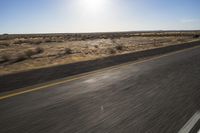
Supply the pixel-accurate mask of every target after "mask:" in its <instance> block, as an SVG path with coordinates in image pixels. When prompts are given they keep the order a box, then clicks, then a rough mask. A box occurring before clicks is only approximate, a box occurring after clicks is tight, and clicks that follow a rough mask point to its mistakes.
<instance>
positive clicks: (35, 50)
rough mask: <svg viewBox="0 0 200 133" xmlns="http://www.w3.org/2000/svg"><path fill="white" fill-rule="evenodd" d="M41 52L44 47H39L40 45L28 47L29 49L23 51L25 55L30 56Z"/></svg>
mask: <svg viewBox="0 0 200 133" xmlns="http://www.w3.org/2000/svg"><path fill="white" fill-rule="evenodd" d="M42 52H44V49H43V48H41V47H37V48H35V49H29V50H27V51H25V52H24V53H25V55H26V56H27V57H29V58H30V57H31V56H33V55H36V54H40V53H42Z"/></svg>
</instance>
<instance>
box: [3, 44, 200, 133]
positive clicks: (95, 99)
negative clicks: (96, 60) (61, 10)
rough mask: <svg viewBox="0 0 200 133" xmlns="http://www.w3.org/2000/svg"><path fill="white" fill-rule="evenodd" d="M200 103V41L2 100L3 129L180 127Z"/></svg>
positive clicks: (96, 131)
mask: <svg viewBox="0 0 200 133" xmlns="http://www.w3.org/2000/svg"><path fill="white" fill-rule="evenodd" d="M199 109H200V47H196V48H193V49H190V50H186V51H182V52H179V53H174V54H170V55H167V56H164V57H160V58H155V59H152V60H146V61H143V62H141V63H131V64H129V65H124V66H120V67H117V68H116V69H110V70H104V71H102V72H101V73H98V74H95V73H94V74H91V75H89V76H86V77H83V78H80V79H77V80H74V81H69V82H67V83H64V84H60V85H56V86H54V87H49V88H48V89H41V90H38V91H34V92H30V93H26V94H22V95H18V96H14V97H10V98H7V99H3V100H0V133H176V132H178V131H179V130H180V129H181V128H182V127H183V125H184V124H185V123H186V122H187V121H188V120H189V119H190V117H191V116H192V115H193V114H194V113H195V112H197V111H198V110H199Z"/></svg>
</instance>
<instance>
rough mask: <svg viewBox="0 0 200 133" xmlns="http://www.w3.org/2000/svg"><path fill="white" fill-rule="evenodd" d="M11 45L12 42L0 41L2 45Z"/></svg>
mask: <svg viewBox="0 0 200 133" xmlns="http://www.w3.org/2000/svg"><path fill="white" fill-rule="evenodd" d="M9 45H10V44H9V43H8V42H4V41H2V42H0V46H9Z"/></svg>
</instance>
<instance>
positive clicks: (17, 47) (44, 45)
mask: <svg viewBox="0 0 200 133" xmlns="http://www.w3.org/2000/svg"><path fill="white" fill-rule="evenodd" d="M5 38H6V39H5ZM5 38H2V39H0V40H1V41H0V75H1V74H7V73H13V72H16V71H24V70H30V69H36V68H41V67H49V66H54V65H60V64H69V63H74V62H79V61H85V60H93V59H97V58H102V57H107V56H112V55H118V54H124V53H130V52H136V51H143V50H147V49H153V48H158V47H165V46H169V45H173V44H177V43H183V42H187V41H191V40H194V39H195V40H196V39H199V36H196V35H194V36H164V37H163V36H152V35H148V36H147V35H146V36H132V35H131V34H127V35H123V36H120V34H119V35H118V34H113V35H110V34H108V35H106V34H103V35H99V36H98V39H95V38H97V36H96V35H95V36H94V35H92V34H91V35H90V34H89V35H82V36H80V35H76V34H74V35H71V36H63V35H60V36H40V35H38V36H22V37H13V38H12V37H10V39H8V38H9V37H7V36H6V37H5ZM3 39H5V40H3Z"/></svg>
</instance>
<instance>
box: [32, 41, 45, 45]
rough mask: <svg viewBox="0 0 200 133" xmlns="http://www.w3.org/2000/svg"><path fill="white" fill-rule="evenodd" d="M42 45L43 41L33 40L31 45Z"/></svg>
mask: <svg viewBox="0 0 200 133" xmlns="http://www.w3.org/2000/svg"><path fill="white" fill-rule="evenodd" d="M40 43H42V41H41V40H32V41H31V44H36V45H38V44H40Z"/></svg>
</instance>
